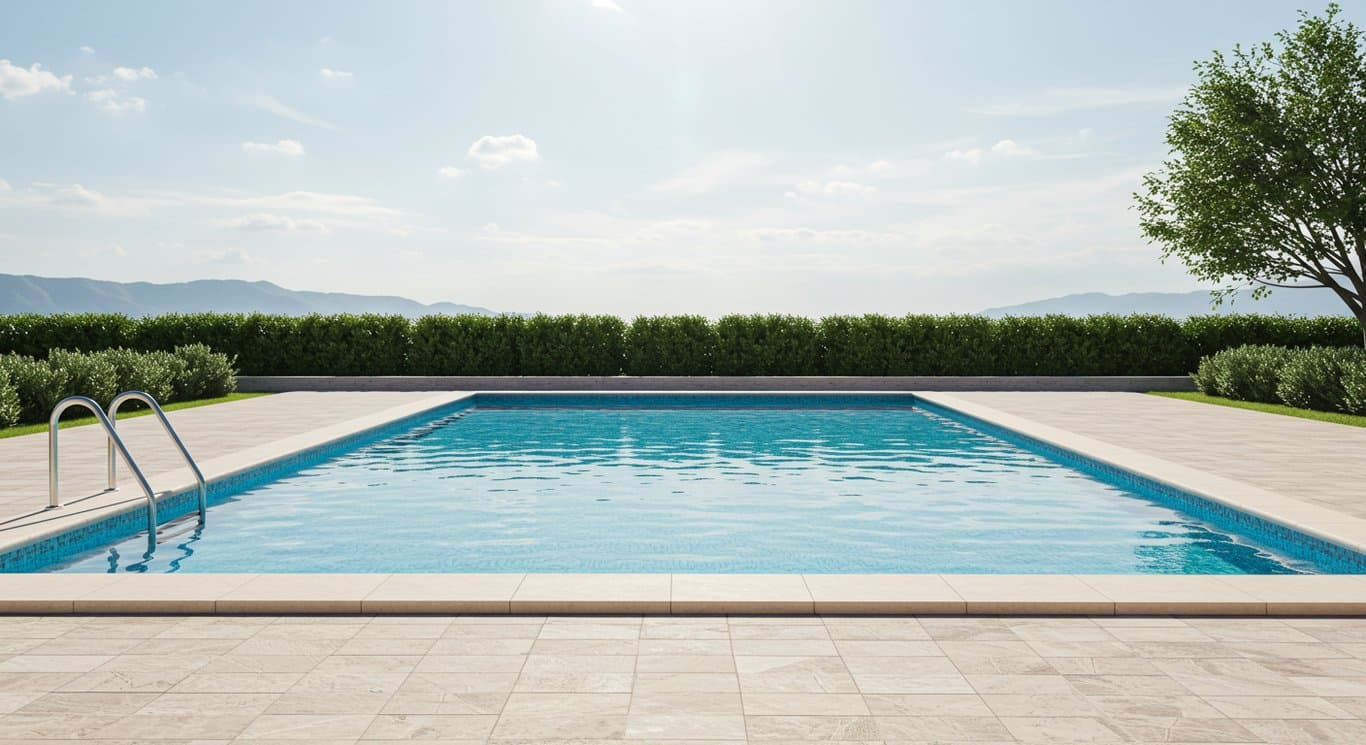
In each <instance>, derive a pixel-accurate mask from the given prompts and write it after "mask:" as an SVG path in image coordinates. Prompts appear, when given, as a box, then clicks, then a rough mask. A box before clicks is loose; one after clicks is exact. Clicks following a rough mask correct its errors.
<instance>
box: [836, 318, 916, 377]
mask: <svg viewBox="0 0 1366 745" xmlns="http://www.w3.org/2000/svg"><path fill="white" fill-rule="evenodd" d="M819 334H820V345H821V348H822V350H823V352H824V358H825V364H824V365H823V368H822V371H823V372H824V373H825V374H827V375H910V374H914V373H913V372H911V371H910V362H911V355H912V353H913V351H914V350H915V344H916V341H917V339H915V338H914V337H913V334H912V333H911V321H910V319H907V318H893V317H890V316H878V315H863V316H828V317H826V318H822V319H821V322H820V327H819Z"/></svg>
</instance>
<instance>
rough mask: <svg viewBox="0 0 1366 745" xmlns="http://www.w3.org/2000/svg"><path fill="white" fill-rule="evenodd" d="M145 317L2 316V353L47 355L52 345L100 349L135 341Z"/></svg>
mask: <svg viewBox="0 0 1366 745" xmlns="http://www.w3.org/2000/svg"><path fill="white" fill-rule="evenodd" d="M140 323H141V321H139V320H137V319H133V318H129V317H128V316H122V315H117V314H113V313H59V314H54V315H44V314H39V313H24V314H20V315H13V316H0V353H6V352H9V353H13V354H19V355H23V356H25V357H33V358H34V359H45V358H46V357H47V354H48V350H50V349H74V350H78V351H82V352H90V351H94V350H97V349H109V348H110V347H120V346H127V345H129V344H131V343H132V339H133V334H134V331H135V329H136V328H137V327H138V325H139V324H140Z"/></svg>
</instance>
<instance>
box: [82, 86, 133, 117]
mask: <svg viewBox="0 0 1366 745" xmlns="http://www.w3.org/2000/svg"><path fill="white" fill-rule="evenodd" d="M85 98H86V100H87V101H89V102H90V103H93V104H95V105H96V106H98V107H100V110H101V111H104V112H106V113H109V114H127V113H129V112H133V111H135V112H138V113H141V112H144V111H146V110H147V99H145V98H142V97H141V96H129V95H126V94H123V93H119V92H118V91H116V90H114V89H113V88H101V89H100V90H97V91H91V92H89V93H87V94H85Z"/></svg>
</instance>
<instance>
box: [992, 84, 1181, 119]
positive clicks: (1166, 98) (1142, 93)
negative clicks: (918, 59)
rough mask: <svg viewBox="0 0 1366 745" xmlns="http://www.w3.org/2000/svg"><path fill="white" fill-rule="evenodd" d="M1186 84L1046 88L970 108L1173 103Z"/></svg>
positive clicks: (1002, 111)
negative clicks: (1026, 95)
mask: <svg viewBox="0 0 1366 745" xmlns="http://www.w3.org/2000/svg"><path fill="white" fill-rule="evenodd" d="M1185 93H1186V90H1185V89H1184V88H1177V87H1171V88H1045V89H1044V90H1042V91H1039V92H1038V93H1035V94H1034V95H1031V96H1029V97H1028V98H1022V99H1018V100H1014V101H1002V102H999V103H993V104H984V105H980V106H974V107H971V108H969V109H968V110H969V111H971V112H973V113H975V114H984V115H986V116H1050V115H1053V114H1065V113H1067V112H1071V111H1085V110H1089V109H1108V108H1113V107H1117V106H1144V105H1156V104H1172V103H1175V102H1177V101H1180V100H1181V98H1182V96H1184V95H1185Z"/></svg>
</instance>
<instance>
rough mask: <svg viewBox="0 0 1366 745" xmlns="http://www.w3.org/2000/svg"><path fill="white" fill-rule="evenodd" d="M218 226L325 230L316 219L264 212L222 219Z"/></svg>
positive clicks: (253, 231)
mask: <svg viewBox="0 0 1366 745" xmlns="http://www.w3.org/2000/svg"><path fill="white" fill-rule="evenodd" d="M218 226H219V227H222V228H226V229H228V230H245V231H248V232H252V233H258V232H279V233H294V232H315V233H326V232H327V225H325V224H323V223H321V222H319V221H317V220H310V219H306V218H293V217H288V216H286V215H272V214H270V213H266V212H262V213H259V214H255V215H245V216H243V217H237V218H233V219H231V220H222V221H220V222H219V223H218Z"/></svg>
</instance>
